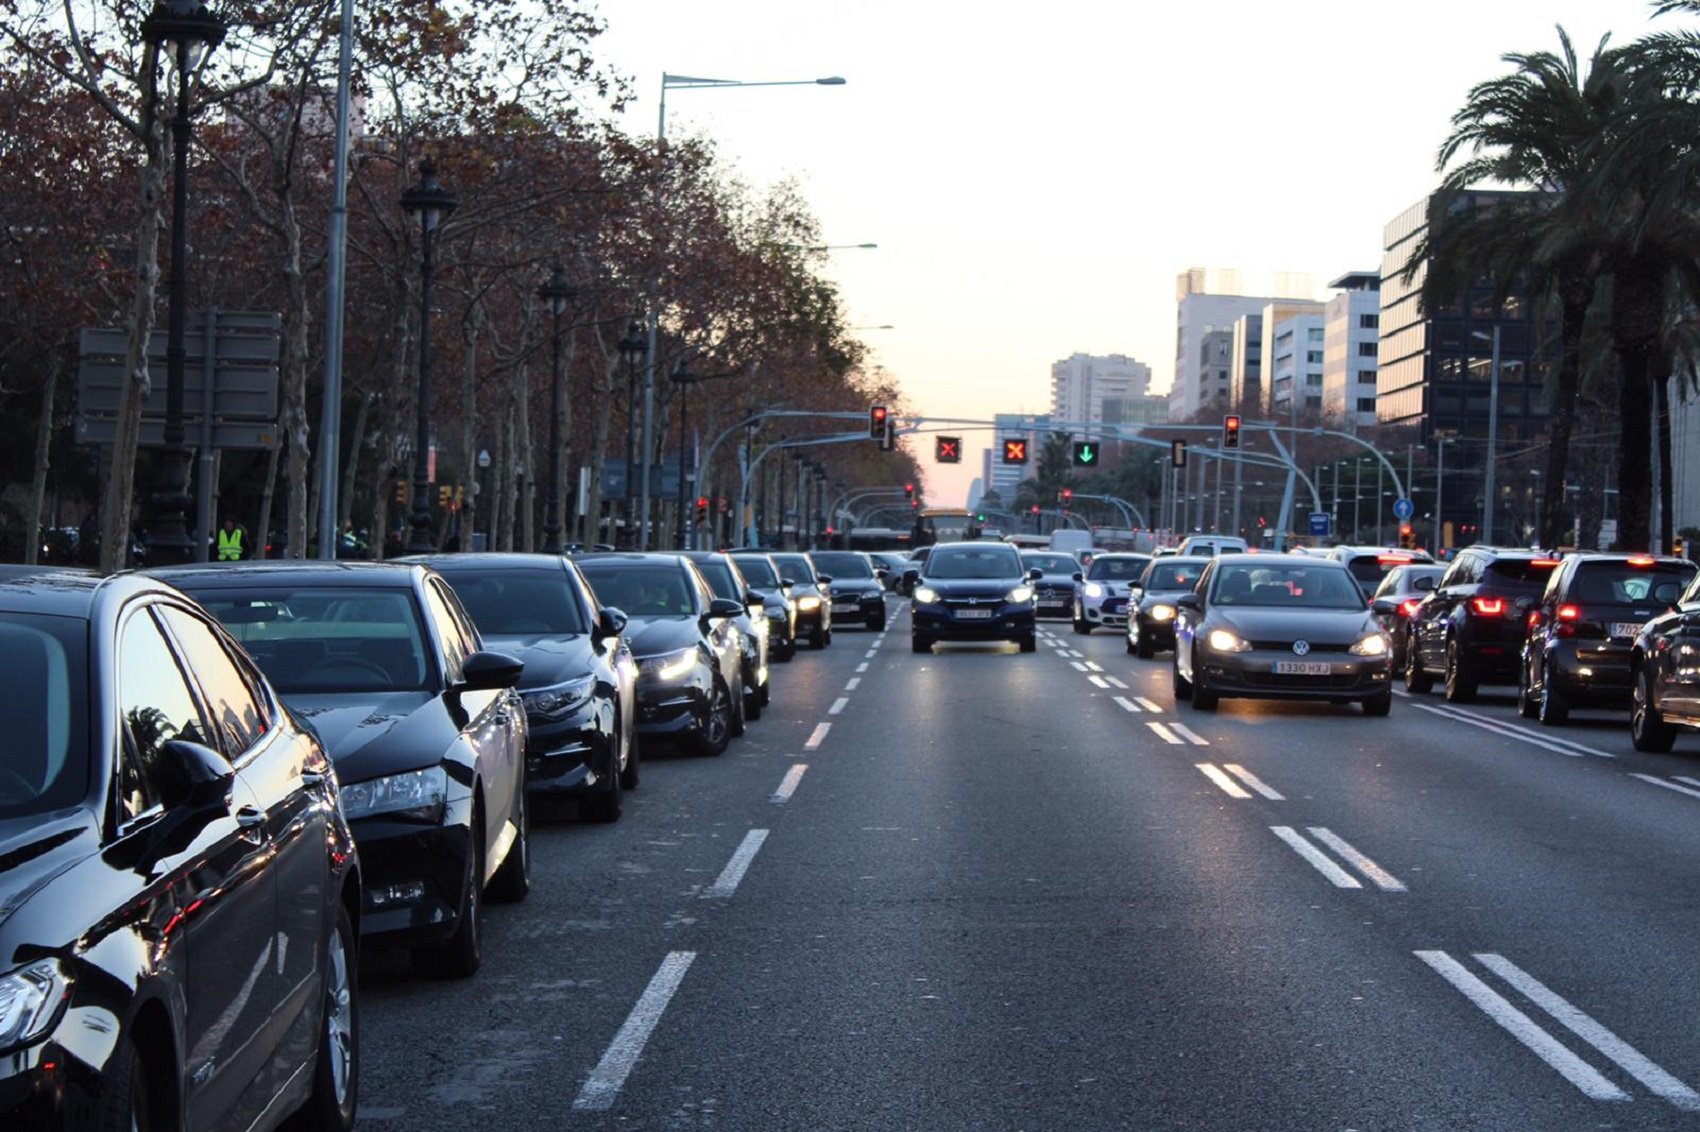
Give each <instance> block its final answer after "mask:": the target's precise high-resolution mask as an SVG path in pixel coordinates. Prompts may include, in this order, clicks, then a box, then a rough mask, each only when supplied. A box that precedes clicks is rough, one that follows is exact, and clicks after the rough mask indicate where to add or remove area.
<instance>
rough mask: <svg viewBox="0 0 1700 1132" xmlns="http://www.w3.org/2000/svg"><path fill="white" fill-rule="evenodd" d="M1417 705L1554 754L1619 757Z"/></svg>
mask: <svg viewBox="0 0 1700 1132" xmlns="http://www.w3.org/2000/svg"><path fill="white" fill-rule="evenodd" d="M1416 706H1417V707H1419V708H1421V709H1422V710H1423V711H1426V712H1431V713H1433V714H1435V715H1438V716H1441V717H1443V718H1445V719H1453V720H1457V721H1458V722H1459V723H1468V724H1470V725H1471V726H1472V727H1480V728H1481V729H1482V730H1484V731H1492V732H1493V733H1494V734H1495V735H1503V736H1505V737H1506V738H1508V739H1516V740H1518V741H1519V742H1523V743H1531V744H1533V745H1534V746H1537V747H1545V748H1546V749H1547V750H1549V751H1551V752H1553V753H1554V754H1559V755H1569V756H1570V757H1571V758H1581V757H1582V756H1583V755H1598V756H1599V757H1600V758H1602V759H1615V758H1616V757H1617V756H1616V755H1614V754H1612V753H1611V752H1610V751H1602V750H1600V749H1599V748H1597V747H1587V746H1584V745H1582V744H1581V743H1572V742H1571V741H1570V740H1568V739H1552V738H1548V737H1546V736H1544V735H1534V734H1531V733H1530V732H1529V731H1527V730H1526V729H1524V728H1522V727H1517V726H1515V725H1513V724H1506V723H1500V722H1498V721H1497V720H1491V719H1484V718H1482V717H1481V716H1477V715H1474V714H1472V713H1470V712H1467V711H1462V710H1460V709H1458V708H1452V707H1442V706H1440V705H1438V704H1417V705H1416Z"/></svg>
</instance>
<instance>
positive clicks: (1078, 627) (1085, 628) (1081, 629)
mask: <svg viewBox="0 0 1700 1132" xmlns="http://www.w3.org/2000/svg"><path fill="white" fill-rule="evenodd" d="M1074 631H1075V632H1076V633H1079V634H1081V635H1083V636H1091V635H1092V623H1091V622H1090V621H1088V620H1086V618H1085V616H1084V615H1083V614H1082V613H1081V611H1080V610H1079V609H1076V610H1075V611H1074Z"/></svg>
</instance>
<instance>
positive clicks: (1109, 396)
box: [1051, 353, 1151, 421]
mask: <svg viewBox="0 0 1700 1132" xmlns="http://www.w3.org/2000/svg"><path fill="white" fill-rule="evenodd" d="M1150 388H1151V367H1150V366H1148V365H1146V364H1145V363H1144V362H1141V361H1136V360H1134V359H1133V358H1130V357H1128V356H1127V355H1126V354H1109V355H1105V356H1094V355H1091V354H1078V353H1077V354H1074V355H1072V356H1070V357H1067V358H1064V359H1063V360H1062V361H1060V362H1056V363H1053V364H1052V366H1051V416H1053V417H1055V418H1056V419H1057V420H1062V421H1102V420H1103V419H1104V403H1105V402H1106V401H1125V400H1128V399H1130V398H1134V397H1143V396H1145V394H1146V392H1147V391H1148V390H1149V389H1150Z"/></svg>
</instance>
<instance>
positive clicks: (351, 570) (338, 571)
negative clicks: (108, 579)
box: [146, 558, 433, 589]
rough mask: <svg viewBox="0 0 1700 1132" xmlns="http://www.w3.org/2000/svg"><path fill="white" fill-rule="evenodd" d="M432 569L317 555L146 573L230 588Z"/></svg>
mask: <svg viewBox="0 0 1700 1132" xmlns="http://www.w3.org/2000/svg"><path fill="white" fill-rule="evenodd" d="M431 572H433V571H432V570H431V568H430V567H429V566H427V565H426V564H425V563H423V562H417V561H416V562H406V561H402V560H401V559H388V560H385V561H382V562H367V561H363V560H360V559H337V560H335V561H329V560H324V559H317V558H268V559H261V560H260V561H258V562H223V563H191V564H189V565H186V566H151V567H149V568H148V569H147V571H146V573H147V574H149V575H150V576H152V577H155V578H158V579H159V580H160V581H163V582H169V583H170V584H171V585H174V586H178V587H181V588H183V589H198V588H203V587H204V588H207V589H232V588H238V587H241V586H244V585H253V584H255V583H257V582H258V583H272V582H277V581H280V580H287V581H289V582H291V583H295V584H298V585H314V586H369V585H409V586H411V585H415V584H417V583H418V581H419V580H420V579H421V578H423V577H424V576H425V575H426V574H427V573H431Z"/></svg>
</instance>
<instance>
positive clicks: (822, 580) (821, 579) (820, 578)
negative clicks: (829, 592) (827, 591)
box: [815, 574, 832, 586]
mask: <svg viewBox="0 0 1700 1132" xmlns="http://www.w3.org/2000/svg"><path fill="white" fill-rule="evenodd" d="M815 581H816V582H818V583H819V584H821V585H823V586H830V585H832V579H831V578H829V577H827V576H826V575H825V574H816V575H815Z"/></svg>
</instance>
